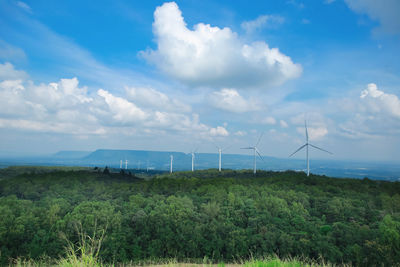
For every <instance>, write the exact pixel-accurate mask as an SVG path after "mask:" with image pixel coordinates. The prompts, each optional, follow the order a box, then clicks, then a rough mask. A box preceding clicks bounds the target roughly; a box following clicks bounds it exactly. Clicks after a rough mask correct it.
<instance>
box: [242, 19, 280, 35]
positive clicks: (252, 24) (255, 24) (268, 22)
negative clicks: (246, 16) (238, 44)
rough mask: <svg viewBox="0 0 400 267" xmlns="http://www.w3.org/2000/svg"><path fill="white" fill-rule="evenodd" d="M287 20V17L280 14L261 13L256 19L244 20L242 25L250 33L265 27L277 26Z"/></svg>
mask: <svg viewBox="0 0 400 267" xmlns="http://www.w3.org/2000/svg"><path fill="white" fill-rule="evenodd" d="M284 22H285V18H284V17H282V16H278V15H261V16H259V17H258V18H256V19H255V20H250V21H244V22H242V24H241V25H240V26H241V27H242V29H244V30H245V31H246V32H248V33H252V32H254V31H256V30H258V29H261V28H264V27H277V26H278V25H280V24H282V23H284Z"/></svg>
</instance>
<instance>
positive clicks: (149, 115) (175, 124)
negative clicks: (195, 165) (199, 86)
mask: <svg viewBox="0 0 400 267" xmlns="http://www.w3.org/2000/svg"><path fill="white" fill-rule="evenodd" d="M0 77H1V78H2V79H0V106H1V107H2V108H1V109H0V128H12V129H19V130H29V131H40V132H53V133H65V134H77V135H84V134H100V135H104V134H107V133H110V132H115V131H116V130H118V131H119V132H130V133H131V132H132V131H135V132H138V131H142V132H144V133H150V132H157V131H158V132H160V131H179V132H184V133H191V134H198V135H200V136H224V135H228V134H229V133H228V131H227V130H226V129H225V128H224V127H221V126H219V127H217V128H212V127H210V126H207V125H205V124H203V123H201V122H200V120H199V116H198V115H197V114H190V115H188V114H185V113H182V112H179V110H186V111H190V107H188V106H185V105H183V104H181V103H180V102H179V101H175V100H173V99H171V98H169V97H167V96H166V95H164V94H163V93H161V92H158V91H156V90H154V89H152V90H149V89H146V90H145V89H135V90H130V91H129V90H128V92H130V94H131V95H130V97H131V98H132V99H135V98H137V97H139V98H140V97H148V96H150V97H156V98H157V99H159V100H160V102H161V104H160V105H157V104H156V103H153V102H152V103H153V104H152V105H149V104H148V103H149V102H139V103H135V102H134V101H132V100H128V98H129V97H128V98H127V97H124V96H116V95H114V94H113V93H112V92H110V91H107V90H104V89H99V90H98V91H97V93H93V94H90V93H89V92H88V90H87V88H86V87H84V86H83V87H82V86H79V81H78V79H77V78H71V79H60V81H58V82H54V83H48V84H43V83H42V84H35V83H33V82H32V81H30V80H27V79H23V78H24V77H27V75H26V74H25V72H22V71H18V70H15V69H14V66H13V65H12V64H10V63H5V64H0ZM146 101H150V102H151V101H153V100H146ZM164 104H165V105H166V106H163V105H164ZM171 110H172V111H171ZM173 110H174V111H173ZM126 129H130V130H129V131H126Z"/></svg>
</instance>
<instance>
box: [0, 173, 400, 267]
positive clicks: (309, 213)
mask: <svg viewBox="0 0 400 267" xmlns="http://www.w3.org/2000/svg"><path fill="white" fill-rule="evenodd" d="M77 227H82V230H83V231H85V232H86V233H88V234H89V235H91V236H93V235H94V233H95V232H99V231H105V238H104V241H103V244H102V248H101V251H100V257H101V258H102V259H103V260H104V261H107V262H128V261H139V260H143V259H150V258H171V257H173V258H177V259H181V260H190V259H192V260H196V259H203V258H204V257H207V258H209V259H212V260H215V261H225V262H228V261H234V260H238V259H246V258H249V257H261V256H266V255H273V254H276V255H278V256H280V257H287V256H305V257H308V258H311V259H318V258H320V257H322V258H323V259H324V260H326V261H330V262H333V263H342V262H344V263H353V264H355V265H364V266H367V265H368V266H370V265H380V264H385V265H395V264H399V259H400V183H398V182H384V181H372V180H369V179H364V180H355V179H335V178H328V177H323V176H314V175H311V176H310V177H307V176H306V175H305V174H304V173H297V172H291V171H288V172H266V171H261V172H259V173H257V176H253V174H252V173H251V172H250V171H231V170H225V171H223V172H222V173H218V172H217V171H215V170H205V171H196V172H193V173H192V172H180V173H174V174H172V175H170V174H160V175H156V176H154V177H152V178H151V179H146V180H145V179H139V178H137V177H135V176H134V175H132V174H129V173H112V172H111V173H109V174H105V173H103V170H90V171H89V170H79V171H71V170H66V171H57V170H54V171H52V172H42V173H37V172H35V173H34V172H31V173H29V174H27V173H26V174H19V175H17V174H16V176H14V177H11V178H4V177H3V180H1V181H0V253H1V254H0V260H1V263H2V264H4V263H7V262H8V261H9V259H10V258H16V257H18V256H25V257H30V258H33V259H36V258H39V257H42V256H49V257H53V258H58V257H61V256H63V254H64V253H65V239H68V240H70V241H71V242H77V240H78V236H77V232H76V229H77Z"/></svg>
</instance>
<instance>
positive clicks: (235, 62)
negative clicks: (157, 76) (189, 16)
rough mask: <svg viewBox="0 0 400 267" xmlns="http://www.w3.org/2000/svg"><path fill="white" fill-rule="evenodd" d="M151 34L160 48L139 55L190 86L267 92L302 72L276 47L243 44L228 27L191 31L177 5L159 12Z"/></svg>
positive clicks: (167, 5) (201, 27) (168, 5)
mask: <svg viewBox="0 0 400 267" xmlns="http://www.w3.org/2000/svg"><path fill="white" fill-rule="evenodd" d="M153 33H154V35H155V40H156V43H157V49H156V50H151V49H148V50H147V51H142V52H141V53H140V54H141V55H142V56H143V57H144V58H145V59H146V60H147V61H148V62H150V63H152V64H154V65H156V66H157V67H158V68H159V69H160V70H161V71H162V72H164V73H166V74H167V75H169V76H170V77H172V78H174V79H177V80H179V81H181V82H183V83H186V84H188V85H192V86H218V87H241V88H243V87H244V88H250V87H262V88H268V87H271V86H276V85H280V84H282V83H284V82H286V81H287V80H290V79H294V78H297V77H299V76H300V75H301V73H302V67H301V66H300V65H299V64H295V63H293V61H292V60H291V58H290V57H289V56H286V55H284V54H283V53H281V52H280V51H279V49H278V48H270V47H269V46H268V44H267V43H265V42H263V41H260V42H254V43H250V44H248V43H245V42H244V41H243V40H242V39H241V38H240V37H239V36H238V34H237V33H235V32H233V31H232V30H231V29H230V28H228V27H225V28H222V29H221V28H219V27H212V26H210V25H209V24H204V23H199V24H196V25H195V26H194V27H193V30H191V29H189V28H188V27H187V25H186V22H185V21H184V18H183V17H182V13H181V11H180V10H179V7H178V5H177V4H176V3H174V2H170V3H165V4H163V5H162V6H159V7H157V9H156V11H155V12H154V23H153Z"/></svg>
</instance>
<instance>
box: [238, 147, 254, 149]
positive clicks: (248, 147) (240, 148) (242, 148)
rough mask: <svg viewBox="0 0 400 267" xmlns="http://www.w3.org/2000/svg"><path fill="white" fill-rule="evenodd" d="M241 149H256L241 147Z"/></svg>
mask: <svg viewBox="0 0 400 267" xmlns="http://www.w3.org/2000/svg"><path fill="white" fill-rule="evenodd" d="M240 149H254V147H241V148H240Z"/></svg>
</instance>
